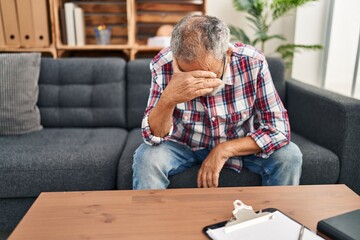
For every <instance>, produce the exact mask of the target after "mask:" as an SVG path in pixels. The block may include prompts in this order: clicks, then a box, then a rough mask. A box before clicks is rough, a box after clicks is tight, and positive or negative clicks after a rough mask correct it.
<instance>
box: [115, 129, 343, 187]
mask: <svg viewBox="0 0 360 240" xmlns="http://www.w3.org/2000/svg"><path fill="white" fill-rule="evenodd" d="M292 141H293V142H294V143H296V144H297V145H298V146H299V147H300V149H301V151H302V153H303V170H302V175H301V180H300V182H301V184H330V183H336V181H337V179H338V176H339V170H340V165H339V159H338V157H337V156H336V155H335V154H334V153H332V152H331V151H329V150H327V149H325V148H323V147H321V146H319V145H317V144H314V143H312V142H311V141H309V140H307V139H305V138H303V137H301V136H299V135H297V134H296V133H292ZM142 143H143V140H142V137H141V131H140V129H139V128H138V129H134V130H132V131H131V132H130V133H129V136H128V139H127V142H126V145H125V149H124V151H123V153H122V155H121V158H120V162H119V168H118V179H117V187H118V189H131V188H132V162H133V155H134V152H135V150H136V149H137V148H138V147H139V146H140V144H142ZM199 167H200V166H199V165H197V166H193V167H191V168H189V169H187V170H186V171H184V172H181V173H179V174H177V175H174V176H171V177H170V178H169V179H170V185H169V188H192V187H196V177H197V173H198V170H199ZM320 173H324V174H320ZM258 185H261V178H260V176H259V175H256V174H254V173H252V172H250V171H249V170H247V169H243V170H242V172H241V173H240V174H238V173H237V172H235V171H233V170H230V169H223V170H222V171H221V174H220V180H219V186H221V187H233V186H258Z"/></svg>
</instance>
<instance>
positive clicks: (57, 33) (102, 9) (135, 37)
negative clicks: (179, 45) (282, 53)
mask: <svg viewBox="0 0 360 240" xmlns="http://www.w3.org/2000/svg"><path fill="white" fill-rule="evenodd" d="M46 1H47V2H48V10H49V12H48V14H49V20H50V21H49V26H50V32H49V34H50V36H49V37H50V39H51V43H52V44H51V46H48V47H44V48H42V47H19V46H0V52H43V53H46V54H47V53H50V54H51V55H52V56H53V57H54V58H57V57H67V56H77V55H81V56H93V55H96V56H98V55H99V56H109V55H111V56H113V55H122V56H124V57H125V58H127V59H129V60H134V59H136V58H137V57H148V58H152V57H154V56H155V54H156V53H157V52H159V51H160V50H162V49H163V47H154V46H147V45H146V43H147V40H148V38H149V37H152V36H155V35H156V32H157V30H158V28H159V27H160V26H161V25H164V24H171V25H174V24H175V23H176V22H177V21H178V20H180V19H181V18H182V17H183V16H186V15H188V14H190V13H200V14H201V13H202V14H205V9H206V1H207V0H171V1H166V0H102V1H100V0H46ZM66 2H74V3H75V4H77V5H78V6H79V7H81V8H82V9H83V10H84V21H85V35H86V43H87V44H86V45H84V46H69V45H64V44H63V42H62V41H61V26H60V18H59V8H62V7H63V6H64V3H66ZM100 24H105V25H107V26H110V27H111V29H112V30H111V32H112V38H111V40H110V44H109V45H97V44H96V41H95V33H94V27H96V26H98V25H100ZM111 51H114V52H111Z"/></svg>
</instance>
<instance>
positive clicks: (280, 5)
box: [270, 0, 318, 20]
mask: <svg viewBox="0 0 360 240" xmlns="http://www.w3.org/2000/svg"><path fill="white" fill-rule="evenodd" d="M315 1H318V0H273V2H272V3H271V5H270V8H271V10H272V12H273V15H272V18H273V20H276V19H278V18H279V17H281V16H283V15H284V14H285V13H287V12H289V11H290V10H292V9H294V8H297V7H299V6H301V5H304V4H305V3H307V2H315Z"/></svg>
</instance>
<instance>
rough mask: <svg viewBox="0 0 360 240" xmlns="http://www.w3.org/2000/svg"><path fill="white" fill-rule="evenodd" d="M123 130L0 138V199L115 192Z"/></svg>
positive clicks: (48, 131)
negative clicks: (65, 192)
mask: <svg viewBox="0 0 360 240" xmlns="http://www.w3.org/2000/svg"><path fill="white" fill-rule="evenodd" d="M126 137H127V131H126V130H123V129H118V128H93V129H86V128H62V129H59V128H45V129H43V130H42V131H38V132H33V133H30V134H26V135H21V136H8V137H0V198H13V197H36V196H38V195H39V193H40V192H45V191H47V192H49V191H74V190H75V191H83V190H103V189H114V187H115V184H116V170H117V165H118V161H119V158H120V155H121V151H122V149H123V147H124V144H125V140H126Z"/></svg>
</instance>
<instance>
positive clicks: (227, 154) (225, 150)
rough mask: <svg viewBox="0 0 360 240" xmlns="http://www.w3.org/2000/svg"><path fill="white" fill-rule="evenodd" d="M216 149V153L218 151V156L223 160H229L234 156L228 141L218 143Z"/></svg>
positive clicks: (232, 148)
mask: <svg viewBox="0 0 360 240" xmlns="http://www.w3.org/2000/svg"><path fill="white" fill-rule="evenodd" d="M216 148H218V151H220V154H221V156H222V158H224V159H229V158H231V157H234V156H235V155H236V154H235V153H234V151H235V149H234V147H233V146H232V143H231V142H229V141H227V142H223V143H220V144H219V145H218V146H217V147H216Z"/></svg>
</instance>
